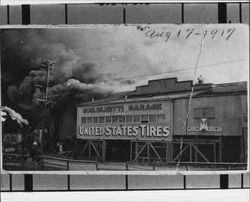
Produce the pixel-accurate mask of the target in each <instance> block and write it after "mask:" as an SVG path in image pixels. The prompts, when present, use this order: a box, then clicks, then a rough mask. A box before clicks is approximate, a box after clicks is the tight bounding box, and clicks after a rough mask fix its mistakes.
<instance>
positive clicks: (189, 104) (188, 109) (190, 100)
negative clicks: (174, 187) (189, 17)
mask: <svg viewBox="0 0 250 202" xmlns="http://www.w3.org/2000/svg"><path fill="white" fill-rule="evenodd" d="M201 29H202V33H203V25H201ZM203 42H204V40H203V36H201V40H200V46H199V52H198V56H197V59H196V63H195V66H194V74H193V82H194V81H195V80H196V72H197V67H198V64H199V60H200V56H201V52H202V49H203ZM194 86H195V84H193V85H192V89H191V93H190V96H189V100H188V108H187V114H186V119H185V121H184V124H183V127H182V131H184V130H185V135H187V122H188V119H189V113H190V109H191V104H192V98H193V93H194ZM182 149H183V136H182V137H181V140H180V156H179V158H178V162H177V165H176V169H177V170H178V168H179V165H180V161H181V158H182Z"/></svg>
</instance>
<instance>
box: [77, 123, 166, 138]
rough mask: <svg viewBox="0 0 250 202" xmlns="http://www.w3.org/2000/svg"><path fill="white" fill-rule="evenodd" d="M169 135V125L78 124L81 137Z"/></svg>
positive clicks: (163, 136) (164, 136)
mask: <svg viewBox="0 0 250 202" xmlns="http://www.w3.org/2000/svg"><path fill="white" fill-rule="evenodd" d="M169 135H170V129H169V126H148V125H139V126H80V128H79V136H80V137H79V138H81V137H82V138H83V137H90V136H92V137H111V136H112V137H137V138H140V137H142V138H143V137H161V138H166V137H168V136H169Z"/></svg>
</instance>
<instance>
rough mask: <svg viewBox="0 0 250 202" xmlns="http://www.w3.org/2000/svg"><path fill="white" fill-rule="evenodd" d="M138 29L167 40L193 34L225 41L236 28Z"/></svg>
mask: <svg viewBox="0 0 250 202" xmlns="http://www.w3.org/2000/svg"><path fill="white" fill-rule="evenodd" d="M136 27H137V29H138V30H140V31H142V32H144V33H145V36H146V37H148V38H150V39H154V38H163V39H165V41H166V42H167V41H168V40H169V39H170V38H176V39H177V38H180V37H182V38H185V39H189V38H191V37H193V36H202V37H203V38H210V39H214V38H216V37H220V38H221V39H224V40H225V41H227V40H229V38H230V37H231V36H232V35H233V33H234V32H235V30H236V28H227V29H219V28H215V29H212V30H207V29H205V30H203V31H201V30H198V29H195V28H187V29H184V28H182V29H177V30H176V31H157V30H156V29H154V28H151V27H150V26H148V25H146V26H141V25H137V26H136Z"/></svg>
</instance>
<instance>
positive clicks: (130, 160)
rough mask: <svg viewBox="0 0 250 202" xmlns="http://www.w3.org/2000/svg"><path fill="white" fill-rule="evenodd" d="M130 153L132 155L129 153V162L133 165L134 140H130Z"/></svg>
mask: <svg viewBox="0 0 250 202" xmlns="http://www.w3.org/2000/svg"><path fill="white" fill-rule="evenodd" d="M129 151H130V153H129V162H130V163H131V162H132V161H133V159H132V158H133V156H132V152H133V142H132V140H130V148H129Z"/></svg>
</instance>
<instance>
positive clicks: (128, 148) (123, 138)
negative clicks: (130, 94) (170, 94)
mask: <svg viewBox="0 0 250 202" xmlns="http://www.w3.org/2000/svg"><path fill="white" fill-rule="evenodd" d="M172 109H173V107H172V102H171V101H169V100H161V101H156V100H150V101H143V100H138V101H136V102H134V101H125V100H123V101H120V102H115V103H112V102H111V103H99V104H94V103H92V104H91V103H90V104H84V105H81V106H78V109H77V117H78V119H77V138H78V139H82V140H86V141H87V142H89V143H88V144H90V145H91V148H92V149H93V150H94V151H95V153H96V155H97V156H98V157H100V158H101V159H102V160H103V161H106V160H107V161H126V162H131V161H134V160H135V159H137V158H138V157H139V156H140V154H141V155H142V154H143V151H142V149H144V148H141V145H143V146H142V147H145V144H147V147H150V148H148V149H153V150H155V148H154V146H153V145H152V142H162V143H163V142H164V143H165V144H166V143H167V142H170V141H171V140H172V136H173V112H172ZM94 142H99V144H96V143H94ZM148 143H150V145H149V144H148ZM100 148H101V149H100ZM83 149H84V148H83ZM85 149H87V148H85ZM99 150H100V151H101V152H98V151H99Z"/></svg>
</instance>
